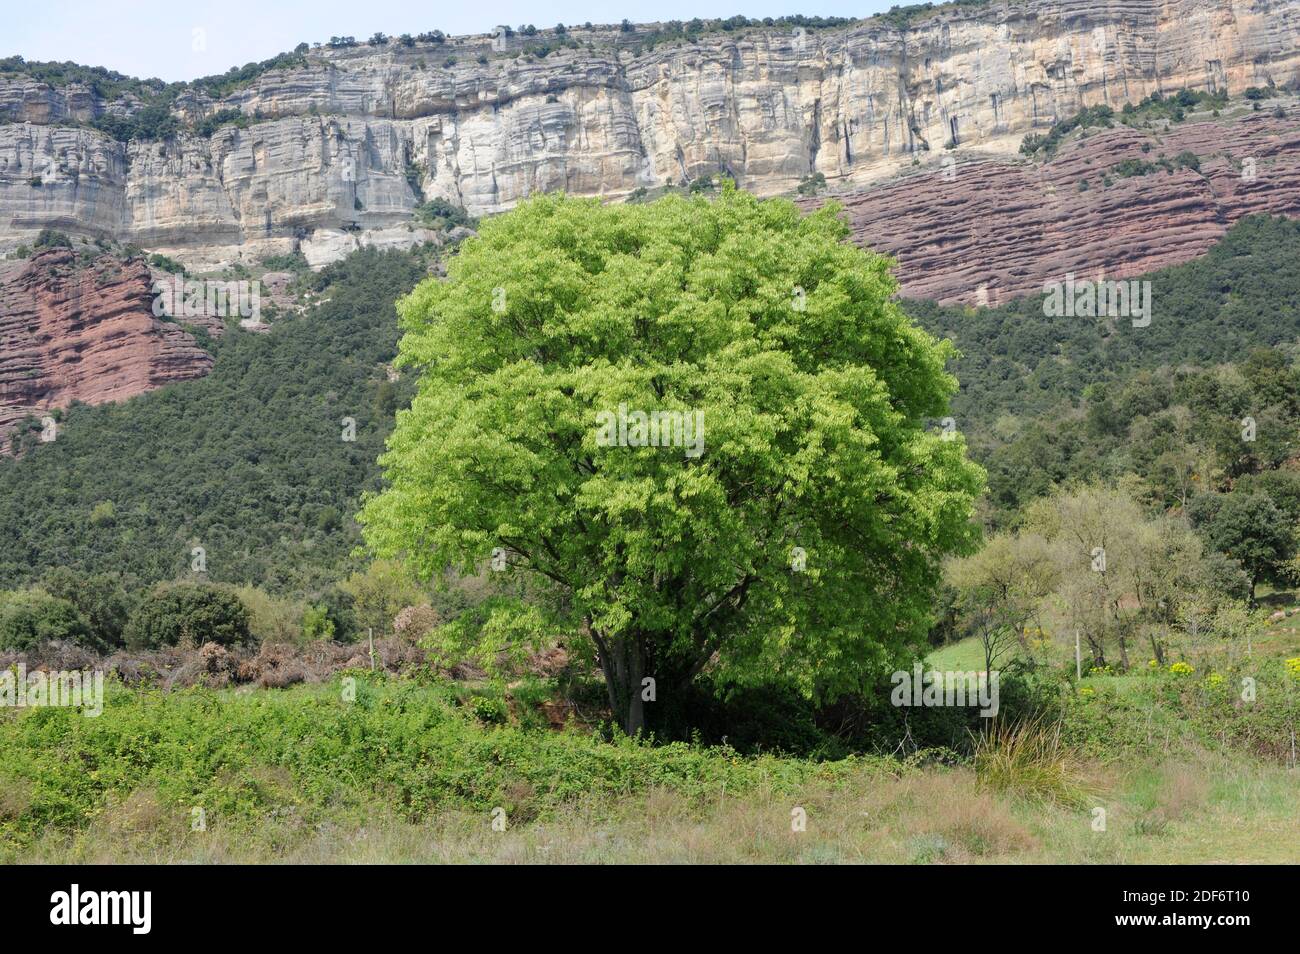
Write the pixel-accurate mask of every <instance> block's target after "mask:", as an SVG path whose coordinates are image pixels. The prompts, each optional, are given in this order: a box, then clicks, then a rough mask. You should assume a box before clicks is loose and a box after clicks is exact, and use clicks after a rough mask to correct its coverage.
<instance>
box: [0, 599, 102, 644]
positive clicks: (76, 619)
mask: <svg viewBox="0 0 1300 954" xmlns="http://www.w3.org/2000/svg"><path fill="white" fill-rule="evenodd" d="M53 639H59V640H67V641H69V642H73V643H87V642H89V641H90V627H89V625H88V624H87V623H86V620H85V618H84V617H82V615H81V614H80V613H78V612H77V608H76V607H75V606H74V605H72V603H70V602H69V601H67V600H64V599H59V598H58V597H56V596H52V595H50V594H49V593H47V592H46V591H45V590H41V589H28V590H17V591H14V592H9V593H0V649H11V650H25V649H35V648H36V647H37V646H39V645H40V644H41V643H45V642H49V641H50V640H53Z"/></svg>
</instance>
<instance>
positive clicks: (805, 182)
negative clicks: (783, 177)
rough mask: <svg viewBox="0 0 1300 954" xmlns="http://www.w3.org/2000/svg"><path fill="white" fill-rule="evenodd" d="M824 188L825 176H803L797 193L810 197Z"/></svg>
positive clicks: (818, 174)
mask: <svg viewBox="0 0 1300 954" xmlns="http://www.w3.org/2000/svg"><path fill="white" fill-rule="evenodd" d="M825 188H826V175H825V174H824V173H821V172H818V173H814V174H813V175H808V176H804V177H803V179H802V180H800V182H799V188H798V190H797V191H798V193H799V194H800V195H806V196H812V195H817V193H819V192H821V191H822V190H823V189H825Z"/></svg>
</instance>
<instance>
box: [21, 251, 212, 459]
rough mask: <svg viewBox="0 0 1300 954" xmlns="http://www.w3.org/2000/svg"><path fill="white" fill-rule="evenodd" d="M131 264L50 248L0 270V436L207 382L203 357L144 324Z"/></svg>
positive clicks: (141, 294)
mask: <svg viewBox="0 0 1300 954" xmlns="http://www.w3.org/2000/svg"><path fill="white" fill-rule="evenodd" d="M153 301H154V296H153V294H152V282H151V278H150V274H149V270H148V268H147V267H146V266H145V264H144V262H143V261H142V260H140V259H133V260H131V261H128V262H122V261H119V260H117V259H115V258H112V257H109V256H103V257H100V258H98V259H96V260H95V261H94V262H93V263H91V264H89V265H79V264H78V261H77V256H76V254H75V253H74V252H73V251H72V250H71V249H65V248H53V249H48V250H43V251H40V252H38V253H37V254H35V255H33V256H32V257H31V259H30V260H27V261H22V262H5V263H0V433H3V431H4V430H5V429H6V428H7V427H9V426H11V425H12V424H13V423H14V422H15V421H17V420H20V419H22V418H23V417H25V416H26V415H28V414H39V413H41V412H42V411H46V410H48V409H50V408H59V407H67V406H68V405H69V404H71V403H72V402H73V401H81V402H84V403H86V404H101V403H104V402H107V401H121V400H125V399H126V398H129V397H133V396H134V395H137V394H140V393H142V392H144V391H148V390H151V389H153V388H156V387H160V386H161V385H164V384H167V383H169V382H171V381H185V380H189V379H192V378H196V377H200V376H202V375H204V374H206V373H207V372H208V370H209V368H211V366H212V356H211V355H209V354H208V353H207V352H206V351H204V350H203V349H202V348H200V347H199V346H198V344H197V343H196V342H195V340H194V338H193V337H192V336H191V335H190V334H189V333H188V332H186V331H185V330H184V329H183V328H182V327H180V326H179V325H177V324H174V323H171V322H168V321H162V320H159V319H158V318H155V317H154V314H153V310H152V309H153Z"/></svg>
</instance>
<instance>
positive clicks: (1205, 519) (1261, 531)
mask: <svg viewBox="0 0 1300 954" xmlns="http://www.w3.org/2000/svg"><path fill="white" fill-rule="evenodd" d="M1191 517H1192V520H1193V522H1194V523H1195V524H1197V526H1198V527H1200V528H1201V530H1202V532H1203V533H1204V534H1205V539H1206V541H1207V542H1208V543H1209V544H1210V545H1211V546H1212V547H1214V548H1215V549H1216V550H1218V551H1219V552H1220V553H1222V554H1224V555H1225V556H1228V557H1231V558H1232V559H1233V560H1236V561H1237V562H1238V563H1239V564H1241V566H1242V568H1243V569H1244V570H1245V571H1246V574H1247V576H1248V578H1249V579H1250V598H1251V600H1252V601H1253V600H1254V598H1255V587H1256V585H1257V584H1258V583H1259V582H1260V581H1261V580H1273V581H1277V579H1278V575H1279V573H1284V572H1285V571H1286V568H1287V564H1288V562H1289V561H1290V559H1291V558H1292V557H1293V556H1294V555H1295V551H1296V530H1295V523H1294V521H1292V520H1290V519H1289V518H1288V517H1287V515H1286V514H1284V513H1283V512H1282V510H1281V509H1279V508H1278V507H1277V506H1276V505H1275V504H1274V503H1273V501H1272V500H1271V499H1269V497H1268V495H1267V494H1264V493H1261V492H1259V491H1253V492H1252V491H1240V490H1234V491H1233V492H1232V493H1229V494H1203V495H1201V496H1200V497H1197V498H1196V500H1195V502H1194V504H1193V506H1192V508H1191Z"/></svg>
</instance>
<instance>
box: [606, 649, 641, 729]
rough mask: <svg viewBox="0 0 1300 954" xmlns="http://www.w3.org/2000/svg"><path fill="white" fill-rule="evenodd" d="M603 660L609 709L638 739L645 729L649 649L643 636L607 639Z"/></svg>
mask: <svg viewBox="0 0 1300 954" xmlns="http://www.w3.org/2000/svg"><path fill="white" fill-rule="evenodd" d="M603 645H604V646H605V648H606V649H607V650H608V652H605V651H604V650H602V651H601V652H600V653H599V656H600V670H601V672H602V673H604V675H605V692H606V695H608V697H609V708H610V710H611V711H612V712H613V714H614V718H616V719H617V720H618V723H619V725H620V726H621V727H622V729H623V731H624V732H626V733H627V734H628V735H632V736H634V735H636V734H637V733H639V732H642V731H643V730H644V729H645V700H644V699H643V698H642V688H643V687H642V685H641V680H642V679H643V678H644V676H645V646H644V643H643V641H642V639H641V638H640V636H622V637H614V638H611V639H606V640H605V641H604V644H603Z"/></svg>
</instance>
